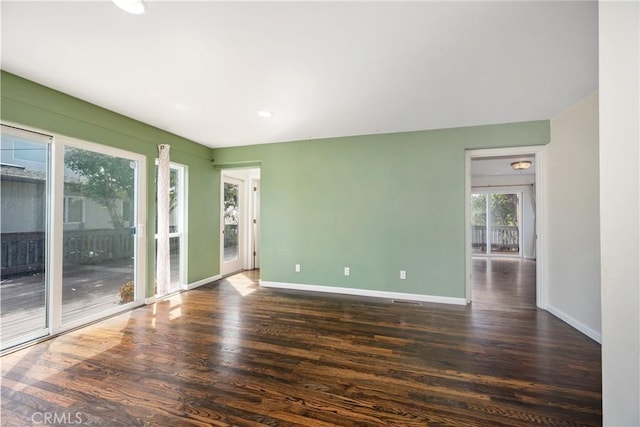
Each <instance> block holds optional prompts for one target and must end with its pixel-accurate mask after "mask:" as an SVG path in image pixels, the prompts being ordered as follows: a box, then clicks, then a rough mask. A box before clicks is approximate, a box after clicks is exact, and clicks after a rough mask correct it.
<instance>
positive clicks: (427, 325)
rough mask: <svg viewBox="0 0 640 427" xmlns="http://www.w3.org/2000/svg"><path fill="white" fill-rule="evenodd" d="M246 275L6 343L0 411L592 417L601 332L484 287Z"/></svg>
mask: <svg viewBox="0 0 640 427" xmlns="http://www.w3.org/2000/svg"><path fill="white" fill-rule="evenodd" d="M479 262H488V260H478V261H474V264H476V265H475V267H476V268H477V269H478V270H480V271H481V270H482V269H485V271H486V268H487V267H486V266H482V265H481V264H478V263H479ZM510 265H511V267H513V268H511V269H506V267H505V270H504V271H502V272H501V274H498V275H494V276H493V278H492V280H493V281H494V285H493V286H495V287H497V288H502V289H503V290H504V292H507V290H509V289H512V288H513V287H512V286H511V285H510V283H511V282H513V281H514V280H516V278H517V277H518V275H519V274H521V271H520V270H521V267H522V266H523V265H524V264H519V263H512V264H510ZM255 280H256V276H255V275H254V274H241V275H237V276H233V277H231V278H228V279H225V280H222V281H219V282H216V283H213V284H210V285H206V286H203V287H200V288H197V289H195V290H192V291H189V292H184V293H181V294H179V295H176V296H173V297H172V298H170V299H168V300H165V301H162V302H159V303H157V304H155V305H152V306H146V307H141V308H138V309H136V310H133V311H131V312H128V313H125V314H122V315H119V316H117V317H114V318H110V319H107V320H105V321H102V322H100V323H97V324H94V325H91V326H89V327H86V328H83V329H80V330H77V331H74V332H71V333H68V334H66V335H63V336H60V337H58V338H56V339H52V340H49V341H46V342H43V343H40V344H38V345H35V346H32V347H30V348H27V349H24V350H21V351H18V352H15V353H13V354H9V355H7V356H5V357H3V358H2V392H1V403H0V404H1V409H2V425H3V426H24V425H31V424H32V419H33V417H34V414H36V415H35V416H36V418H37V417H38V416H41V415H39V414H42V413H50V414H70V415H71V416H74V417H76V416H77V417H79V419H81V420H82V422H85V423H87V424H88V425H96V426H98V425H100V426H102V425H104V426H118V425H122V426H143V425H144V426H210V425H215V426H229V425H234V426H258V425H270V426H292V425H299V426H426V425H437V426H530V425H543V426H552V425H557V426H573V425H576V426H577V425H587V426H589V425H591V426H595V425H601V422H602V420H601V380H600V377H601V365H600V346H599V345H598V344H597V343H595V342H593V341H592V340H590V339H589V338H587V337H586V336H584V335H582V334H581V333H579V332H577V331H576V330H575V329H573V328H571V327H570V326H568V325H567V324H565V323H563V322H562V321H560V320H558V319H557V318H555V317H554V316H553V315H551V314H549V313H547V312H544V311H540V310H537V309H535V308H531V307H524V306H523V307H519V306H515V307H511V308H509V309H502V308H505V307H504V306H503V305H495V306H493V305H492V302H491V300H490V295H489V293H488V292H485V294H484V296H485V297H486V299H485V302H486V303H484V302H482V301H481V300H482V297H481V296H482V295H483V293H482V291H480V290H478V291H477V292H476V293H475V295H476V296H478V297H479V298H480V300H479V301H478V303H477V304H473V305H471V306H466V307H465V306H450V305H443V304H424V305H422V306H412V305H406V304H392V303H390V302H389V301H385V300H376V299H363V298H354V297H345V296H337V295H328V294H307V293H303V292H293V291H282V290H273V289H263V288H259V287H258V286H257V284H256V281H255ZM496 281H499V282H501V284H500V286H498V284H496V283H495V282H496ZM475 285H478V283H476V284H475ZM478 286H479V285H478ZM529 286H531V284H529ZM485 291H486V289H485ZM509 298H512V301H515V300H516V296H515V295H514V296H512V297H509ZM519 304H520V305H525V304H526V303H522V302H521V303H519ZM500 307H502V308H500Z"/></svg>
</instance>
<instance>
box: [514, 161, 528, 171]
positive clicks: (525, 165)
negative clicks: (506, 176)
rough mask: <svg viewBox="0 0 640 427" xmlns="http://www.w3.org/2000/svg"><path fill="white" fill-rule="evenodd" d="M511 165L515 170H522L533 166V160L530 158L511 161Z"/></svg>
mask: <svg viewBox="0 0 640 427" xmlns="http://www.w3.org/2000/svg"><path fill="white" fill-rule="evenodd" d="M511 167H512V168H513V170H515V171H522V170H526V169H529V168H530V167H531V162H530V161H529V160H518V161H517V162H513V163H511Z"/></svg>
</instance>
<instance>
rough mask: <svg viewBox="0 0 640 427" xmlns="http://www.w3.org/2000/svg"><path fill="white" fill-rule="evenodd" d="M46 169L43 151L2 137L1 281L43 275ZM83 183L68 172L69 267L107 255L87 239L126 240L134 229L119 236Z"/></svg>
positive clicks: (124, 208) (124, 212)
mask: <svg viewBox="0 0 640 427" xmlns="http://www.w3.org/2000/svg"><path fill="white" fill-rule="evenodd" d="M46 169H47V153H46V152H45V151H44V150H42V148H41V146H39V145H37V144H33V143H31V142H29V141H24V140H21V139H19V138H17V137H13V136H10V135H3V137H2V159H1V163H0V191H1V194H2V206H1V210H0V212H1V214H0V215H1V216H0V231H1V233H2V277H6V276H8V275H15V274H23V273H33V272H38V271H42V268H43V262H44V245H45V230H46V224H45V216H46V212H47V209H46V204H47V200H46ZM83 180H84V178H82V177H81V176H79V175H78V174H77V173H76V172H74V171H72V170H71V169H69V168H66V167H65V179H64V181H65V190H64V200H63V203H64V208H63V217H64V218H63V230H64V232H65V245H64V258H65V261H67V262H77V263H83V262H88V261H90V260H91V259H92V258H93V259H95V257H96V256H99V255H100V252H105V251H100V250H96V248H94V247H92V246H91V245H89V244H88V241H87V236H90V235H94V236H95V235H96V233H100V234H103V235H109V236H110V237H108V239H113V238H114V237H113V236H114V235H115V234H117V235H127V233H128V232H129V230H128V227H130V224H131V220H130V219H129V220H124V221H123V225H124V229H123V230H119V231H115V232H114V230H113V224H112V220H111V216H110V215H109V213H108V212H107V209H106V208H105V207H104V206H102V205H100V204H99V203H97V202H96V201H94V200H92V199H91V198H88V197H85V196H84V195H83V194H82V190H81V188H80V187H79V186H81V185H82V182H83ZM117 205H118V207H119V209H120V215H121V216H122V218H130V216H131V213H132V211H131V206H130V203H129V202H128V201H126V200H118V201H117ZM98 230H99V231H98ZM114 233H115V234H114ZM115 255H117V254H113V253H112V254H102V257H103V258H104V257H105V256H106V257H109V258H111V257H114V256H115Z"/></svg>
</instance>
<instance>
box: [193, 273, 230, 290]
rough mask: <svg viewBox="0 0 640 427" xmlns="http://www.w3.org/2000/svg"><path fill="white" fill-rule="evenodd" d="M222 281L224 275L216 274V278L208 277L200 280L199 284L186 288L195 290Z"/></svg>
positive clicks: (195, 283)
mask: <svg viewBox="0 0 640 427" xmlns="http://www.w3.org/2000/svg"><path fill="white" fill-rule="evenodd" d="M220 279H222V274H216V275H215V276H211V277H207V278H205V279H202V280H198V281H197V282H193V283H189V284H188V285H187V287H186V289H187V290H189V291H190V290H191V289H195V288H198V287H200V286H203V285H208V284H209V283H211V282H215V281H216V280H220Z"/></svg>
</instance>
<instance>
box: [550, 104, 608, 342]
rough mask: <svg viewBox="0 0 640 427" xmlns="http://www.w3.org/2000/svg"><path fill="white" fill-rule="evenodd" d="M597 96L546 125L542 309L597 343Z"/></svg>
mask: <svg viewBox="0 0 640 427" xmlns="http://www.w3.org/2000/svg"><path fill="white" fill-rule="evenodd" d="M598 147H599V145H598V95H597V94H596V93H594V94H592V95H591V96H589V97H587V98H585V99H583V100H582V101H580V102H578V103H577V104H575V105H573V106H572V107H570V108H568V109H567V110H565V111H563V112H562V113H560V114H558V115H557V116H556V117H554V118H553V119H551V142H550V143H549V145H548V147H547V151H546V154H545V195H546V204H545V210H546V223H545V234H546V236H547V241H546V244H545V253H544V261H543V266H544V271H545V286H546V300H545V308H547V310H549V311H550V312H551V313H553V314H555V315H556V316H558V317H560V318H561V319H562V320H564V321H566V322H567V323H569V324H570V325H572V326H573V327H575V328H577V329H578V330H580V331H582V332H583V333H585V334H587V335H588V336H590V337H591V338H593V339H595V340H596V341H598V342H600V341H601V319H600V205H599V201H600V199H599V193H600V191H599V172H598V169H599V165H598Z"/></svg>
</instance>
